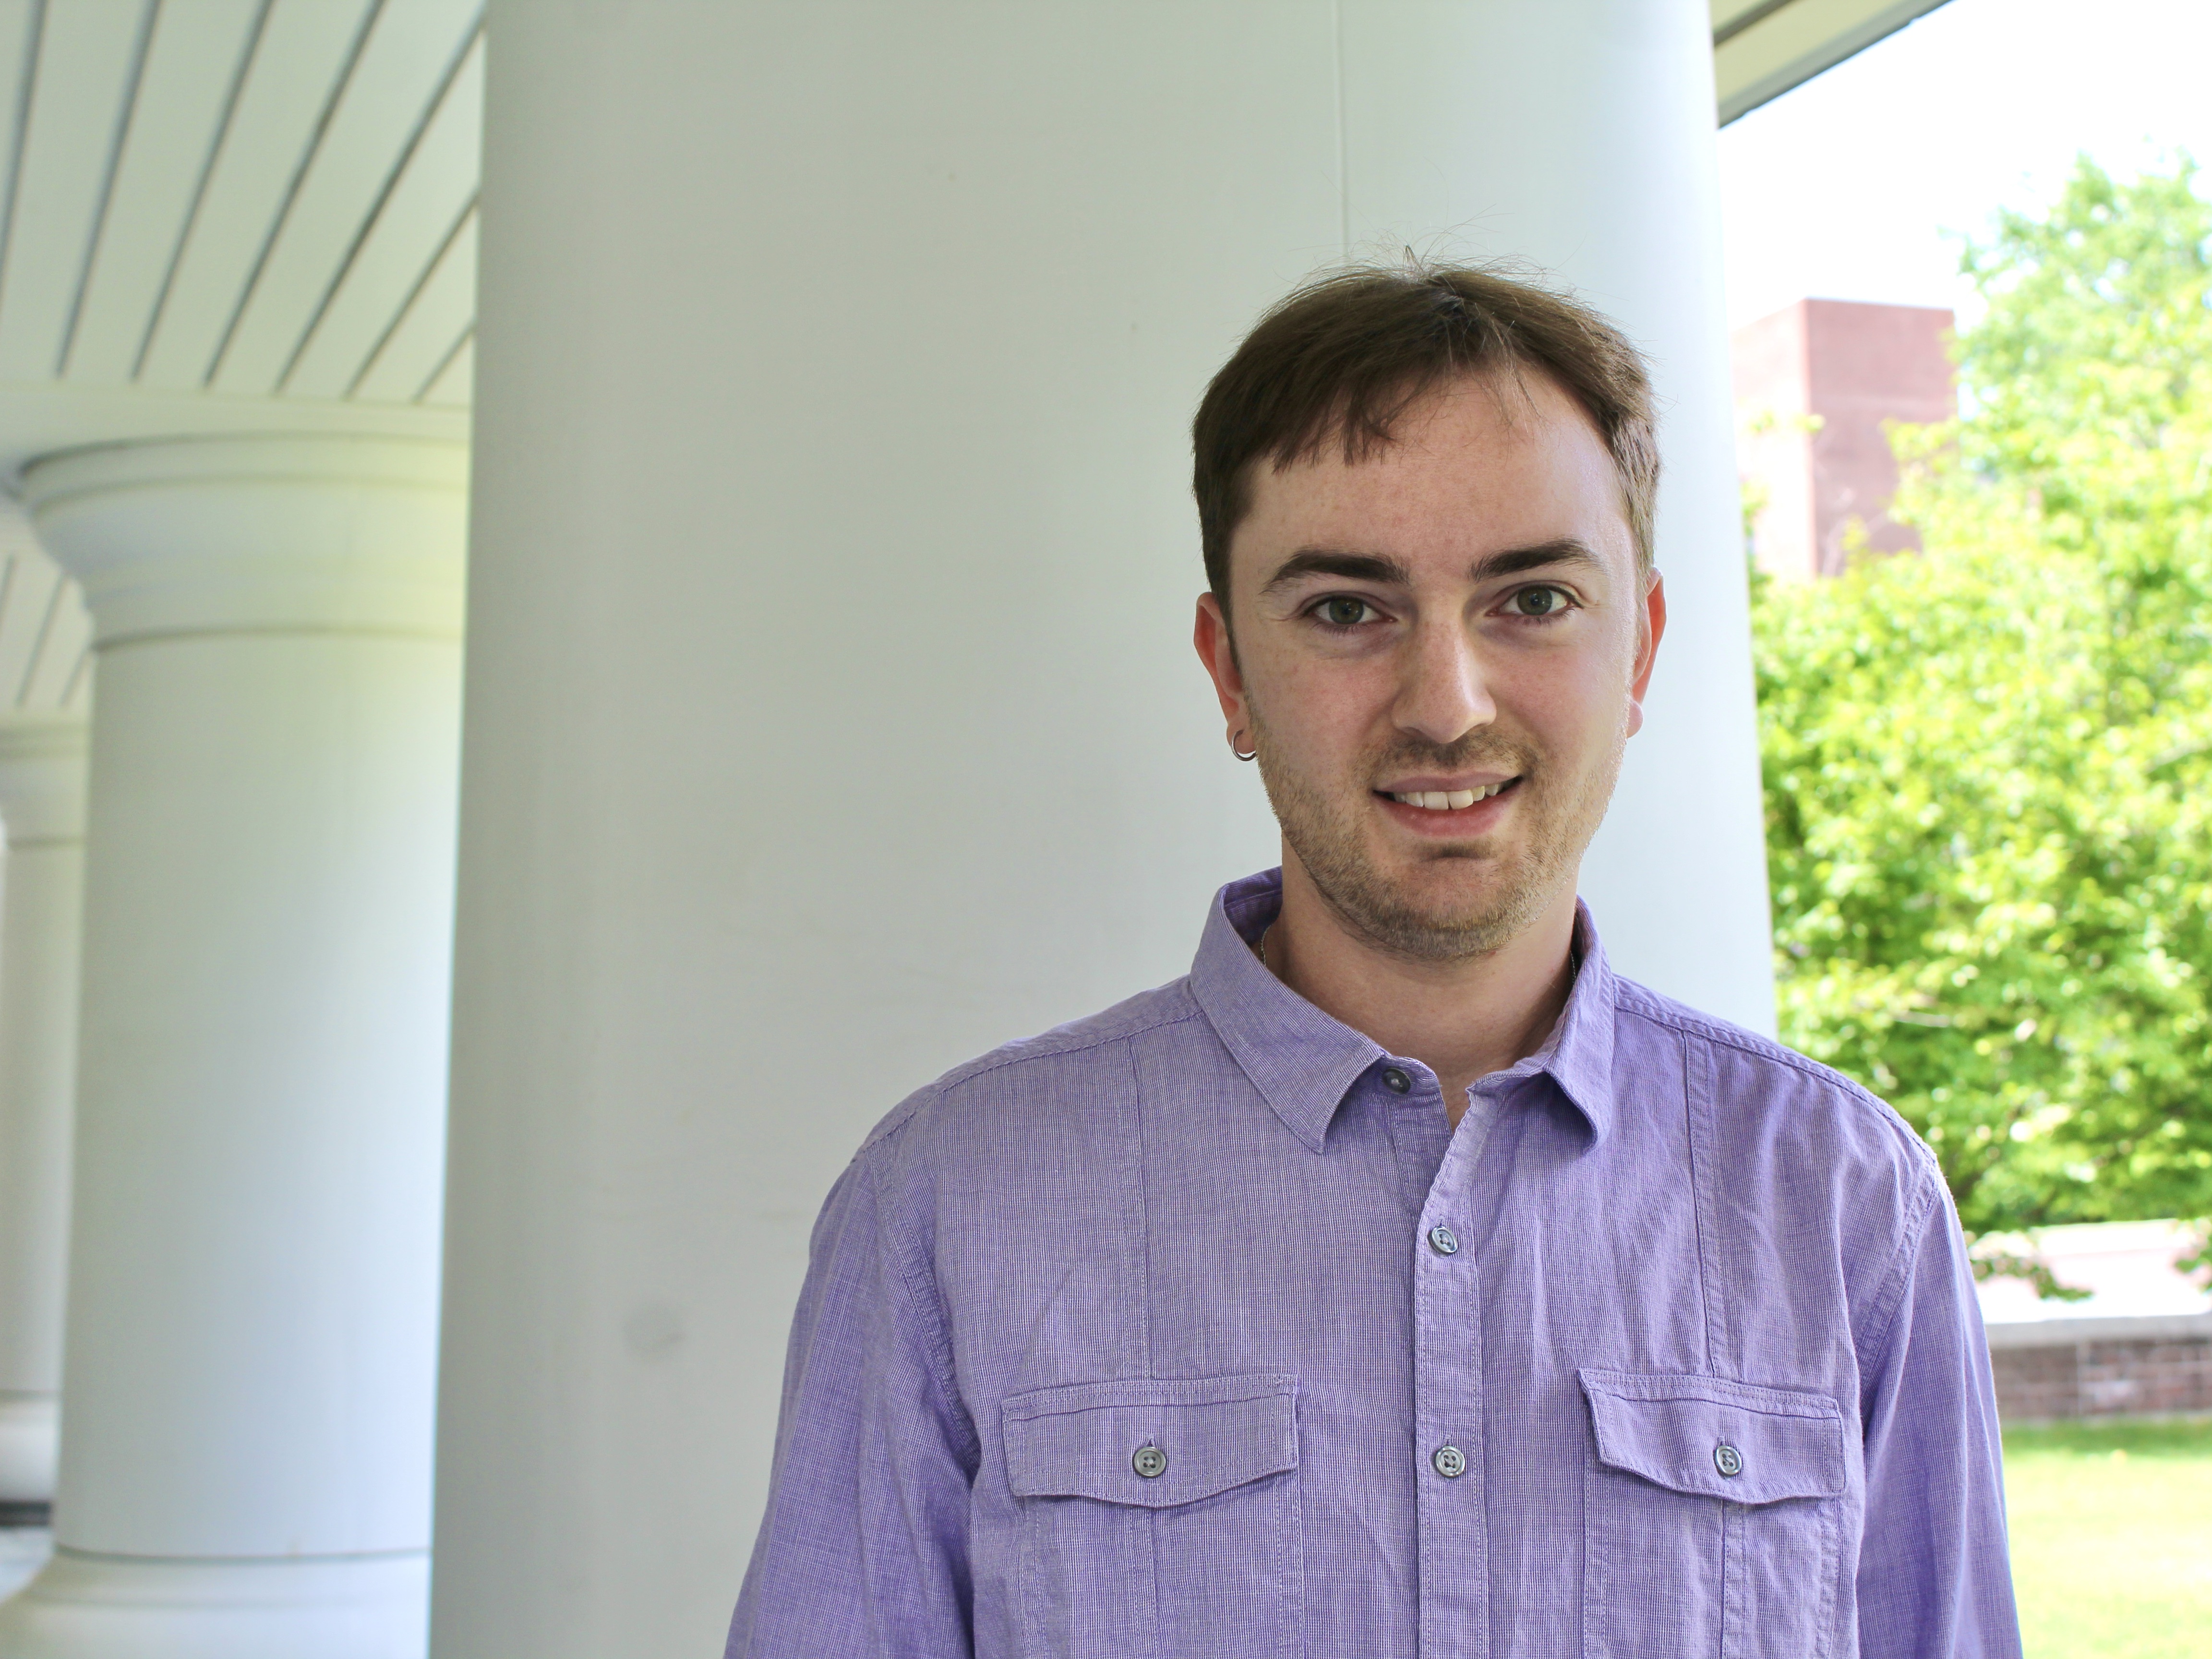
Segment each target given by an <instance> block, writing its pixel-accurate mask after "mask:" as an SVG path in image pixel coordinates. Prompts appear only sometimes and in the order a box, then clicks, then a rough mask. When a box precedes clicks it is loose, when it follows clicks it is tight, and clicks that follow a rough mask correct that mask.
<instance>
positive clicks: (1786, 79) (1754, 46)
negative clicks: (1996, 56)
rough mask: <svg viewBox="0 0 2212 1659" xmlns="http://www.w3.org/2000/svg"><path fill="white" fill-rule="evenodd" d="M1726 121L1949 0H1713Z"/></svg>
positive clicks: (1718, 84) (1716, 74)
mask: <svg viewBox="0 0 2212 1659" xmlns="http://www.w3.org/2000/svg"><path fill="white" fill-rule="evenodd" d="M1711 3H1712V17H1713V80H1714V82H1715V90H1716V92H1717V94H1718V99H1719V104H1720V118H1721V125H1723V126H1726V125H1728V124H1729V122H1731V121H1733V120H1735V118H1736V117H1737V116H1739V115H1746V114H1748V113H1749V112H1751V111H1753V110H1754V109H1757V108H1758V107H1759V106H1760V105H1761V104H1763V103H1765V102H1766V101H1767V100H1769V99H1772V98H1779V97H1780V96H1781V95H1782V94H1784V93H1785V92H1787V91H1789V90H1790V88H1792V87H1794V86H1797V85H1799V84H1800V83H1802V82H1806V81H1809V80H1811V79H1812V78H1813V77H1814V76H1816V75H1818V74H1819V73H1820V71H1821V70H1825V69H1832V68H1834V67H1835V66H1836V65H1837V64H1840V63H1842V62H1843V61H1844V58H1849V57H1850V55H1851V54H1852V53H1853V52H1863V51H1864V50H1865V49H1866V48H1867V47H1869V46H1872V45H1873V44H1874V43H1875V41H1877V40H1881V38H1882V36H1884V35H1886V34H1892V33H1895V32H1896V31H1897V30H1899V29H1901V28H1903V27H1905V25H1906V24H1907V23H1910V22H1911V21H1912V20H1913V19H1914V18H1916V17H1920V16H1923V15H1926V14H1927V13H1929V12H1931V11H1933V10H1935V9H1936V7H1938V6H1940V5H1942V3H1943V0H1711Z"/></svg>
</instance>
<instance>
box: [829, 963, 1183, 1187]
mask: <svg viewBox="0 0 2212 1659" xmlns="http://www.w3.org/2000/svg"><path fill="white" fill-rule="evenodd" d="M1204 1018H1205V1016H1204V1014H1203V1013H1202V1012H1200V1008H1199V1006H1198V1000H1197V999H1196V998H1195V997H1194V996H1193V995H1192V994H1191V991H1190V984H1189V981H1188V980H1187V979H1178V980H1175V981H1170V983H1168V984H1166V985H1163V986H1160V987H1157V988H1156V989H1153V990H1150V991H1145V992H1140V993H1139V994H1137V995H1135V996H1133V997H1131V998H1129V999H1128V1000H1126V1001H1123V1002H1117V1003H1115V1005H1114V1006H1112V1007H1110V1008H1107V1009H1103V1010H1102V1011H1101V1012H1097V1013H1095V1014H1092V1015H1090V1016H1089V1017H1087V1018H1083V1019H1079V1020H1073V1021H1070V1022H1069V1023H1068V1024H1065V1025H1055V1026H1054V1027H1053V1028H1052V1029H1051V1030H1048V1031H1041V1032H1039V1033H1038V1034H1037V1035H1036V1036H1028V1037H1022V1038H1019V1039H1018V1040H1017V1041H1015V1042H1007V1043H1002V1044H1001V1045H1000V1046H999V1047H998V1048H994V1049H992V1050H991V1051H990V1052H989V1053H987V1054H978V1055H977V1056H976V1057H975V1059H973V1060H969V1061H967V1062H965V1063H964V1064H963V1065H959V1066H954V1067H953V1068H952V1069H951V1071H949V1072H947V1073H945V1074H944V1075H943V1076H942V1077H940V1078H939V1079H936V1080H935V1081H934V1082H933V1083H929V1084H927V1085H923V1086H922V1087H921V1088H920V1089H917V1090H915V1092H914V1093H913V1094H911V1095H908V1097H906V1098H905V1099H904V1100H902V1101H901V1102H900V1103H898V1104H897V1105H896V1106H895V1107H893V1108H892V1109H890V1112H888V1113H887V1114H885V1115H884V1118H883V1119H882V1121H879V1122H878V1124H877V1125H876V1127H874V1128H873V1129H872V1130H871V1131H870V1132H869V1133H868V1136H867V1139H865V1140H864V1141H862V1142H861V1143H860V1151H859V1152H858V1153H857V1154H855V1156H856V1158H859V1159H861V1160H871V1159H874V1160H879V1161H880V1160H887V1159H890V1158H894V1157H896V1155H897V1152H896V1149H897V1148H898V1146H900V1144H901V1143H906V1144H907V1145H908V1146H911V1145H912V1144H913V1143H915V1142H917V1141H929V1140H933V1139H937V1138H938V1137H939V1135H941V1134H943V1133H947V1132H951V1133H960V1132H962V1131H965V1130H970V1129H974V1128H978V1127H985V1126H984V1125H983V1124H982V1123H980V1122H979V1121H978V1120H981V1119H989V1118H992V1117H995V1116H997V1115H1000V1113H1001V1112H1002V1111H1003V1110H1004V1109H1008V1108H1012V1109H1018V1110H1023V1111H1031V1110H1036V1109H1045V1108H1048V1107H1052V1106H1054V1105H1057V1106H1060V1107H1062V1108H1069V1107H1073V1108H1078V1109H1079V1108H1080V1106H1081V1105H1082V1103H1084V1102H1085V1101H1086V1100H1088V1099H1091V1098H1092V1097H1096V1096H1097V1095H1099V1094H1101V1093H1103V1092H1105V1091H1111V1090H1114V1089H1115V1087H1116V1085H1118V1084H1120V1083H1121V1081H1122V1080H1125V1079H1127V1078H1128V1076H1129V1074H1130V1064H1131V1062H1130V1058H1129V1054H1128V1050H1129V1048H1130V1047H1131V1046H1132V1045H1133V1044H1135V1043H1138V1042H1143V1041H1144V1040H1146V1039H1147V1038H1149V1037H1152V1036H1158V1035H1166V1034H1170V1033H1172V1032H1173V1031H1174V1030H1175V1029H1176V1028H1177V1027H1181V1026H1185V1025H1188V1024H1191V1023H1193V1022H1201V1023H1202V1022H1203V1020H1204Z"/></svg>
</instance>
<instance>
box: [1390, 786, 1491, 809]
mask: <svg viewBox="0 0 2212 1659" xmlns="http://www.w3.org/2000/svg"><path fill="white" fill-rule="evenodd" d="M1512 781H1513V780H1512V779H1510V778H1508V779H1506V780H1505V783H1510V782H1512ZM1505 783H1493V784H1492V785H1490V786H1489V787H1486V788H1482V789H1452V790H1443V789H1416V790H1413V791H1412V792H1410V793H1407V794H1402V795H1395V794H1394V795H1392V796H1391V797H1390V799H1392V800H1395V801H1396V802H1397V803H1398V804H1399V805H1401V806H1419V807H1421V808H1424V809H1425V810H1426V811H1431V812H1452V811H1458V810H1459V809H1460V808H1461V807H1463V806H1472V805H1474V804H1475V802H1477V801H1479V800H1488V799H1490V798H1491V797H1492V795H1494V794H1496V793H1498V791H1499V790H1501V789H1503V788H1504V787H1505Z"/></svg>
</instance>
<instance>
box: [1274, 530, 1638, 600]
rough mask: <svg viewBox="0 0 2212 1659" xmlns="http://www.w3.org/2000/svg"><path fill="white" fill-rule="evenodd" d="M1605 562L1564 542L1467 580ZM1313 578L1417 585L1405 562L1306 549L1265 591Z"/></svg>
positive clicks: (1524, 550) (1504, 559) (1472, 570)
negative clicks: (1328, 577)
mask: <svg viewBox="0 0 2212 1659" xmlns="http://www.w3.org/2000/svg"><path fill="white" fill-rule="evenodd" d="M1599 562H1600V561H1599V559H1598V556H1597V555H1596V554H1595V553H1593V552H1592V551H1591V550H1589V545H1588V544H1586V543H1584V542H1583V541H1582V540H1581V539H1579V538H1577V537H1573V536H1561V537H1559V538H1555V539H1553V540H1552V541H1548V542H1538V543H1535V544H1534V545H1532V546H1528V547H1509V548H1506V549H1504V550H1502V551H1499V552H1496V553H1488V554H1485V555H1484V556H1482V557H1481V558H1479V559H1477V560H1476V561H1475V562H1474V563H1473V564H1472V565H1470V566H1468V573H1467V575H1468V580H1469V581H1471V582H1474V583H1477V584H1480V583H1482V582H1487V581H1495V580H1498V577H1500V576H1513V575H1518V574H1520V573H1521V572H1522V571H1524V570H1535V569H1539V568H1542V567H1543V566H1545V565H1553V564H1580V565H1590V566H1596V565H1598V564H1599ZM1309 576H1337V577H1340V578H1342V579H1343V580H1346V581H1357V582H1377V583H1380V584H1382V585H1383V586H1390V587H1410V586H1413V570H1412V568H1410V567H1408V566H1407V564H1406V562H1404V561H1403V560H1401V559H1393V558H1389V557H1387V556H1384V555H1383V554H1380V553H1352V552H1346V551H1345V550H1342V549H1340V548H1332V547H1304V548H1300V549H1299V550H1297V552H1295V553H1293V554H1291V556H1290V557H1289V558H1287V559H1285V560H1284V561H1283V562H1282V564H1281V565H1280V566H1279V568H1277V570H1276V572H1275V574H1273V576H1270V577H1269V578H1268V579H1267V586H1265V587H1263V588H1261V590H1260V591H1261V592H1263V593H1273V592H1276V591H1277V590H1278V589H1280V588H1285V587H1291V586H1296V585H1297V583H1299V582H1301V581H1304V580H1305V579H1306V578H1307V577H1309Z"/></svg>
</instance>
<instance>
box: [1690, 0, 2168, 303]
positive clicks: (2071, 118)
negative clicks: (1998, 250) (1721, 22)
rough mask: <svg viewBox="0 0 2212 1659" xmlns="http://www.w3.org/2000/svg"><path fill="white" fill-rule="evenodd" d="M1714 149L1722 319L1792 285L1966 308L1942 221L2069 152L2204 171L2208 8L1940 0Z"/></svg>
mask: <svg viewBox="0 0 2212 1659" xmlns="http://www.w3.org/2000/svg"><path fill="white" fill-rule="evenodd" d="M1720 149H1721V191H1722V200H1723V213H1724V215H1725V219H1724V228H1725V234H1726V237H1727V246H1728V285H1729V326H1730V327H1732V328H1738V327H1741V326H1742V325H1744V324H1746V323H1747V322H1751V321H1753V320H1754V319H1758V318H1760V317H1763V316H1765V315H1766V314H1767V313H1770V312H1773V311H1778V310H1780V309H1781V308H1782V307H1784V306H1786V305H1789V304H1790V303H1791V302H1792V301H1796V300H1801V299H1803V298H1806V297H1807V296H1808V295H1812V296H1818V297H1820V298H1826V299H1836V300H1876V301H1889V302H1892V303H1895V304H1902V305H1928V306H1950V307H1953V308H1954V309H1957V310H1959V311H1960V312H1961V313H1962V315H1966V316H1971V314H1972V289H1971V287H1970V286H1969V285H1968V284H1967V283H1966V280H1965V279H1964V278H1962V277H1961V276H1960V275H1959V244H1958V242H1957V241H1956V240H1954V239H1951V238H1948V237H1947V236H1946V235H1945V234H1944V233H1946V232H1947V231H1952V232H1955V231H1971V232H1978V231H1980V230H1981V229H1982V228H1984V226H1986V225H1987V223H1988V222H1989V220H1990V215H1991V214H1992V213H1993V212H1994V211H1995V210H1996V209H1998V208H1999V207H2029V206H2033V205H2034V204H2037V203H2039V201H2041V200H2044V199H2045V198H2047V197H2049V196H2051V194H2052V193H2053V192H2054V191H2056V189H2057V186H2058V185H2059V184H2060V183H2061V182H2062V181H2063V179H2064V178H2065V175H2066V174H2067V173H2068V172H2069V171H2070V170H2071V168H2072V167H2073V163H2074V157H2075V154H2076V153H2077V152H2080V151H2084V150H2086V151H2087V153H2088V154H2089V155H2091V156H2093V158H2095V160H2097V161H2099V162H2100V163H2101V164H2102V165H2103V166H2105V167H2106V168H2108V169H2110V170H2112V171H2113V172H2114V173H2120V174H2129V173H2136V172H2138V171H2140V170H2142V168H2143V167H2145V166H2147V165H2155V164H2158V163H2159V162H2160V161H2161V159H2162V158H2163V156H2164V155H2166V154H2168V153H2170V152H2172V151H2174V150H2186V151H2188V152H2189V153H2190V154H2191V155H2194V156H2196V158H2197V160H2198V161H2201V162H2203V163H2205V164H2207V166H2208V167H2212V3H2209V0H2097V3H2095V4H2087V3H2084V0H1949V3H1948V4H1947V5H1944V6H1941V7H1939V8H1937V9H1936V10H1935V11H1934V12H1932V13H1930V14H1929V15H1928V16H1926V17H1924V18H1923V19H1921V21H1918V22H1917V23H1915V24H1913V25H1911V27H1907V28H1905V29H1901V30H1899V32H1898V33H1895V34H1893V35H1891V36H1890V37H1889V38H1888V39H1887V40H1883V41H1881V42H1880V43H1878V44H1877V45H1875V46H1871V47H1869V49H1868V50H1867V51H1865V52H1861V53H1860V54H1859V55H1858V56H1857V58H1852V59H1850V61H1849V62H1847V63H1844V64H1839V65H1838V66H1837V67H1836V68H1834V69H1832V70H1829V71H1828V72H1827V73H1826V75H1823V76H1819V77H1817V78H1816V79H1814V80H1812V81H1808V82H1806V83H1805V84H1804V85H1803V86H1802V87H1800V88H1797V89H1796V91H1795V92H1791V93H1788V94H1784V96H1782V97H1780V98H1778V99H1776V100H1774V101H1773V102H1772V103H1770V104H1767V105H1765V106H1764V107H1762V108H1759V109H1756V110H1753V112H1751V113H1750V114H1748V115H1747V116H1745V117H1743V118H1741V120H1738V121H1736V122H1735V124H1734V125H1730V126H1727V127H1724V128H1723V129H1722V130H1721V138H1720ZM2199 188H2200V189H2207V190H2212V185H2206V184H2205V183H2204V182H2203V181H2202V180H2200V183H2199Z"/></svg>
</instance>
